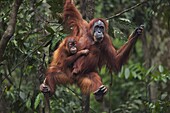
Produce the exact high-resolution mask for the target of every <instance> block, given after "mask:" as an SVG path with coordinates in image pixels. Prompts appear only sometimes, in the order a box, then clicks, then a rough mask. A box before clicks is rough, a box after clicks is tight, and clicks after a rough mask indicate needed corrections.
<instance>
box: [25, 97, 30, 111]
mask: <svg viewBox="0 0 170 113" xmlns="http://www.w3.org/2000/svg"><path fill="white" fill-rule="evenodd" d="M26 107H27V108H28V109H29V108H30V107H31V99H30V98H29V99H28V100H27V102H26Z"/></svg>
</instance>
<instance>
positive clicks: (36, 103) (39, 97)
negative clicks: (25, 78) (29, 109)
mask: <svg viewBox="0 0 170 113" xmlns="http://www.w3.org/2000/svg"><path fill="white" fill-rule="evenodd" d="M43 97H44V96H43V94H42V93H39V94H38V95H37V97H36V99H35V103H34V109H36V108H37V106H38V105H39V104H40V102H41V100H43Z"/></svg>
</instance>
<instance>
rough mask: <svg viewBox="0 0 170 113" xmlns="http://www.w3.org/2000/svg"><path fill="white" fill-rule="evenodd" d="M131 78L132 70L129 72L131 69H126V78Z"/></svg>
mask: <svg viewBox="0 0 170 113" xmlns="http://www.w3.org/2000/svg"><path fill="white" fill-rule="evenodd" d="M129 76H130V70H129V68H126V69H125V78H126V79H128V78H129Z"/></svg>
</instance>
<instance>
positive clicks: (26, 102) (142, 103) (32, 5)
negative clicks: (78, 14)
mask: <svg viewBox="0 0 170 113" xmlns="http://www.w3.org/2000/svg"><path fill="white" fill-rule="evenodd" d="M140 2H141V0H136V1H129V0H95V17H102V18H108V17H111V16H113V15H116V14H117V13H119V12H121V11H123V10H125V9H127V8H129V7H131V6H134V5H136V4H138V3H140ZM12 3H13V1H12V0H1V1H0V6H1V7H0V39H1V37H2V36H3V33H4V32H5V30H6V28H7V26H8V22H9V20H10V19H11V18H10V17H9V16H10V15H9V14H10V12H11V9H12ZM77 6H79V2H77ZM62 9H63V0H24V1H23V2H22V3H21V6H20V8H19V11H18V15H17V23H16V29H15V32H14V35H13V36H12V38H11V39H10V41H9V43H8V45H7V47H6V50H5V53H4V60H3V61H2V62H0V84H1V85H0V112H2V113H9V112H12V113H32V112H34V113H40V112H42V110H43V108H44V96H43V94H42V93H41V92H40V91H39V85H40V83H42V80H43V78H44V73H45V69H46V68H47V66H48V64H49V62H50V59H51V55H52V52H53V51H54V50H55V49H56V48H57V46H58V44H59V42H60V41H61V40H62V39H63V38H64V37H65V36H67V35H68V32H67V30H64V29H63V23H62V16H61V15H62V14H61V13H62ZM141 24H144V26H145V32H144V36H142V37H141V39H140V40H139V41H138V43H137V44H136V45H135V48H134V49H133V51H132V54H131V56H130V60H129V61H128V62H127V64H126V65H124V66H123V68H122V70H121V72H120V73H118V74H115V73H113V75H112V77H111V75H110V74H109V73H108V70H107V69H106V68H105V67H103V68H102V70H99V71H100V75H101V77H102V79H103V82H104V84H105V85H106V86H107V87H108V88H109V92H108V93H107V94H106V97H105V98H104V102H103V103H102V104H101V103H97V102H96V101H95V99H94V96H93V95H91V98H90V113H101V112H102V113H107V112H109V110H110V111H111V113H168V112H169V110H170V96H169V94H170V89H169V87H168V86H169V84H170V71H169V69H170V64H169V63H168V62H169V61H170V51H169V50H168V49H169V48H170V35H169V34H170V31H169V29H170V1H169V0H150V1H146V2H144V3H142V4H141V5H140V6H138V7H136V8H134V9H131V10H129V11H127V12H124V13H123V14H121V15H120V16H118V17H114V18H111V19H109V34H110V35H111V36H112V37H113V44H114V45H115V47H116V48H119V47H120V46H121V45H122V44H124V43H125V42H126V41H127V36H128V35H129V33H131V32H132V31H133V30H134V29H135V28H136V27H137V26H139V25H141ZM111 83H112V85H110V84H111ZM81 99H82V97H81V92H80V90H79V89H78V88H77V86H60V87H57V90H56V93H55V96H53V97H52V98H51V101H50V106H51V111H52V113H56V112H57V113H80V112H81V109H82V108H81Z"/></svg>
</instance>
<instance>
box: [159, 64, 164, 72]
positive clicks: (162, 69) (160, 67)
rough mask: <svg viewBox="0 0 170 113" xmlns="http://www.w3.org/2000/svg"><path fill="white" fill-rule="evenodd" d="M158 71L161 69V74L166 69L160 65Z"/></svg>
mask: <svg viewBox="0 0 170 113" xmlns="http://www.w3.org/2000/svg"><path fill="white" fill-rule="evenodd" d="M158 69H159V72H161V73H162V72H163V71H164V68H163V66H162V65H159V67H158Z"/></svg>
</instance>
